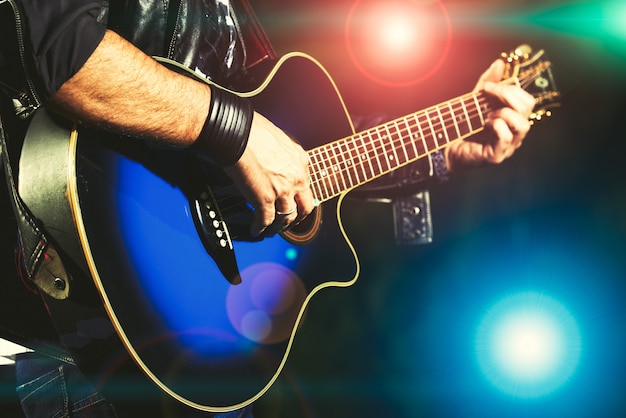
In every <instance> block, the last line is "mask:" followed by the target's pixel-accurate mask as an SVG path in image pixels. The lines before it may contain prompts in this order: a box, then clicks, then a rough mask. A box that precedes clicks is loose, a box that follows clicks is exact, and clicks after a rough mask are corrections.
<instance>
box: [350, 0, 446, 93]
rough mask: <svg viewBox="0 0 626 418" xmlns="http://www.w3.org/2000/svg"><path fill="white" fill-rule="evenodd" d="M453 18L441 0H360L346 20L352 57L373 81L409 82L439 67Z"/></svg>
mask: <svg viewBox="0 0 626 418" xmlns="http://www.w3.org/2000/svg"><path fill="white" fill-rule="evenodd" d="M451 34H452V30H451V26H450V18H449V16H448V13H447V11H446V9H445V8H444V6H443V4H442V3H441V2H440V1H436V0H422V1H419V0H394V1H382V0H376V1H371V0H357V1H355V2H354V4H353V6H352V8H351V9H350V11H349V13H348V16H347V19H346V24H345V42H346V48H347V50H348V55H349V56H350V59H351V60H352V62H353V64H354V65H355V66H356V67H357V68H358V70H359V71H360V72H361V73H362V74H363V75H365V76H366V77H367V78H369V79H370V80H372V81H374V82H377V83H379V84H383V85H389V86H396V87H402V86H410V85H415V84H417V83H420V82H421V81H424V80H426V79H427V78H428V77H430V76H431V75H432V74H433V73H435V72H436V71H437V69H439V67H440V66H441V65H442V64H443V62H444V61H445V59H446V56H447V55H448V51H449V49H450V44H451Z"/></svg>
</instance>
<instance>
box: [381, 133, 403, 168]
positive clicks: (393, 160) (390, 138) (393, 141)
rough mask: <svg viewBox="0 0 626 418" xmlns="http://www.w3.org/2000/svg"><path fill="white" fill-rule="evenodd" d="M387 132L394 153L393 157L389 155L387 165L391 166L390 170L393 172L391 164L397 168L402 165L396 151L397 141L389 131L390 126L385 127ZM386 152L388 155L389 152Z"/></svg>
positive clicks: (388, 141)
mask: <svg viewBox="0 0 626 418" xmlns="http://www.w3.org/2000/svg"><path fill="white" fill-rule="evenodd" d="M385 131H386V132H387V143H388V144H390V145H391V151H392V152H393V155H391V154H390V153H389V158H388V159H387V164H389V169H390V170H391V163H392V162H393V164H394V167H397V166H399V165H400V160H399V159H398V152H397V150H396V141H395V140H394V139H393V136H392V135H391V132H390V131H389V124H386V125H385ZM400 143H402V141H400ZM385 151H386V152H385V154H387V150H385Z"/></svg>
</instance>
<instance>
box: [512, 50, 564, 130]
mask: <svg viewBox="0 0 626 418" xmlns="http://www.w3.org/2000/svg"><path fill="white" fill-rule="evenodd" d="M501 58H502V59H503V60H504V62H505V63H506V68H505V76H504V78H505V79H508V80H513V81H514V82H515V83H516V84H518V85H519V86H520V87H522V88H523V89H524V90H526V91H527V92H529V93H530V94H532V95H533V97H534V98H535V101H536V105H535V109H534V110H533V113H532V114H531V115H530V119H531V123H533V122H534V121H538V120H541V119H542V118H543V117H546V116H550V115H551V113H552V112H551V110H550V109H552V108H554V107H557V106H559V99H560V97H561V94H560V93H559V91H558V89H557V88H556V84H555V82H554V77H553V75H552V63H551V62H550V61H549V60H548V59H547V58H546V57H545V55H544V51H543V49H542V50H539V51H537V52H533V50H532V48H531V47H530V46H528V45H520V46H519V47H517V48H516V49H515V51H513V52H511V53H509V54H506V53H503V54H502V57H501Z"/></svg>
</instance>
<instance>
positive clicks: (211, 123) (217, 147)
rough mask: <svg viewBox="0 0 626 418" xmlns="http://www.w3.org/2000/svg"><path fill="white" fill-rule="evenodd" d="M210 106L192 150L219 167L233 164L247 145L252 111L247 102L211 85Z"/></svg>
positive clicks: (252, 115) (250, 105)
mask: <svg viewBox="0 0 626 418" xmlns="http://www.w3.org/2000/svg"><path fill="white" fill-rule="evenodd" d="M210 87H211V105H210V107H209V115H208V116H207V119H206V121H205V122H204V126H203V127H202V131H201V132H200V136H198V139H196V142H195V143H194V144H193V145H192V150H193V151H195V152H197V153H199V154H201V155H204V156H206V157H208V158H210V159H212V160H213V161H215V162H216V163H217V164H219V165H221V166H228V165H232V164H235V163H236V162H237V161H238V160H239V158H241V155H242V154H243V152H244V150H245V149H246V145H247V144H248V136H249V135H250V129H251V127H252V118H253V117H254V109H253V108H252V104H251V103H250V101H248V100H247V99H245V98H243V97H239V96H237V95H236V94H234V93H231V92H228V91H226V90H223V89H221V88H219V87H216V86H214V85H211V86H210Z"/></svg>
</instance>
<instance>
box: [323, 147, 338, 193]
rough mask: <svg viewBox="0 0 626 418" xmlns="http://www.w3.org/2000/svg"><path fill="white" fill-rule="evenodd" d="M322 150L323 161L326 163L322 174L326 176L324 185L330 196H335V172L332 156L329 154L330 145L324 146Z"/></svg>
mask: <svg viewBox="0 0 626 418" xmlns="http://www.w3.org/2000/svg"><path fill="white" fill-rule="evenodd" d="M321 150H322V161H323V162H324V167H323V169H322V174H323V176H324V185H325V186H326V188H327V189H328V191H329V192H330V194H329V195H328V196H332V195H334V194H335V190H334V189H333V185H334V184H335V182H334V181H333V179H332V176H333V170H332V165H331V164H332V163H331V161H330V156H329V154H328V145H325V146H323V147H322V148H321Z"/></svg>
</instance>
